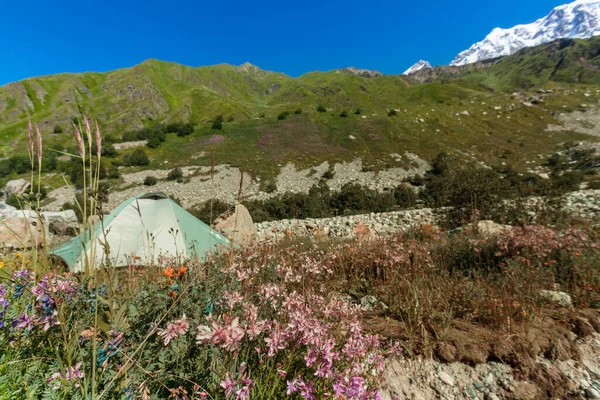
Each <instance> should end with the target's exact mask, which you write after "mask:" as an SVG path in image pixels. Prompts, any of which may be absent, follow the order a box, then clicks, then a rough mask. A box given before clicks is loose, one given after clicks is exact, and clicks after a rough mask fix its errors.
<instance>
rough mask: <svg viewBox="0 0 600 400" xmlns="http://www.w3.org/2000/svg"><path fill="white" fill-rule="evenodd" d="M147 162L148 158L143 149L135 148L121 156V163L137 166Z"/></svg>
mask: <svg viewBox="0 0 600 400" xmlns="http://www.w3.org/2000/svg"><path fill="white" fill-rule="evenodd" d="M149 164H150V159H149V158H148V155H147V154H146V152H145V151H144V150H143V149H135V150H134V151H133V152H131V153H130V154H127V155H125V156H123V165H127V166H132V167H138V166H144V165H149Z"/></svg>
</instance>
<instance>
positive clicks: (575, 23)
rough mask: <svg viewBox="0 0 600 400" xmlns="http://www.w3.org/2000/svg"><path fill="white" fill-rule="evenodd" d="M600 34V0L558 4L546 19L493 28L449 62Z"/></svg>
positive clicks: (458, 63) (457, 63)
mask: <svg viewBox="0 0 600 400" xmlns="http://www.w3.org/2000/svg"><path fill="white" fill-rule="evenodd" d="M598 35H600V0H577V1H575V2H573V3H569V4H565V5H562V6H558V7H556V8H555V9H553V10H552V11H551V12H550V14H548V15H547V16H545V17H544V18H540V19H538V20H537V21H535V22H533V23H531V24H527V25H517V26H515V27H512V28H510V29H501V28H496V29H494V30H493V31H492V32H491V33H490V34H489V35H487V36H486V38H485V39H484V40H483V41H481V42H478V43H475V44H474V45H472V46H471V47H470V48H469V49H468V50H465V51H463V52H462V53H460V54H459V55H458V56H456V58H455V59H454V60H453V61H452V62H451V63H450V65H466V64H471V63H474V62H477V61H481V60H487V59H490V58H496V57H500V56H506V55H509V54H513V53H515V52H516V51H518V50H520V49H522V48H524V47H532V46H538V45H540V44H543V43H548V42H551V41H553V40H556V39H563V38H574V39H587V38H591V37H594V36H598Z"/></svg>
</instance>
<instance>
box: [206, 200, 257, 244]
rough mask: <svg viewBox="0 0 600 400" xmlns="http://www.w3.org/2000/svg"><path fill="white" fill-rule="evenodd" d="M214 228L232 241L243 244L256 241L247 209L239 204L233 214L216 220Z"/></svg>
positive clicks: (255, 234) (255, 233) (254, 228)
mask: <svg viewBox="0 0 600 400" xmlns="http://www.w3.org/2000/svg"><path fill="white" fill-rule="evenodd" d="M215 229H216V230H217V231H219V232H221V233H222V234H223V235H225V236H226V237H227V238H229V239H230V240H232V241H233V242H234V243H237V244H241V245H244V246H247V245H252V244H254V243H256V239H257V236H258V232H257V231H256V227H255V226H254V223H253V222H252V217H251V216H250V213H249V212H248V209H247V208H246V207H244V206H243V205H241V204H238V205H236V206H235V212H234V213H233V214H231V215H230V216H228V217H227V218H225V219H222V220H218V221H216V224H215Z"/></svg>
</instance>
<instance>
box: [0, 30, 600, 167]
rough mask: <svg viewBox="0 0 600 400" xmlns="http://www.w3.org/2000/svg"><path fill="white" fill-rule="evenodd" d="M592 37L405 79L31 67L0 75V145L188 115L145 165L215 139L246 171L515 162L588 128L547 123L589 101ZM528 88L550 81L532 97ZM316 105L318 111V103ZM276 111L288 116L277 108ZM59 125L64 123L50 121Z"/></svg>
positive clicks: (154, 63)
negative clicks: (80, 120)
mask: <svg viewBox="0 0 600 400" xmlns="http://www.w3.org/2000/svg"><path fill="white" fill-rule="evenodd" d="M599 48H600V38H596V39H591V40H588V41H579V40H577V41H560V42H555V43H551V44H547V45H543V46H540V47H537V48H532V49H524V50H522V51H520V52H518V53H517V54H515V55H512V56H509V57H505V58H503V59H500V60H495V61H493V62H490V63H487V64H479V65H473V66H467V67H462V68H459V69H456V68H449V67H447V68H436V69H434V70H430V71H428V72H421V73H419V74H416V75H414V76H411V77H410V78H406V77H403V76H399V75H391V76H374V77H364V76H358V75H355V74H353V73H351V72H350V71H348V70H336V71H329V72H310V73H307V74H305V75H302V76H300V77H298V78H291V77H288V76H286V75H284V74H281V73H276V72H269V71H264V70H261V69H259V68H257V67H255V66H253V65H251V64H248V63H246V64H243V65H241V66H232V65H227V64H222V65H215V66H208V67H199V68H193V67H188V66H184V65H179V64H176V63H170V62H163V61H158V60H147V61H145V62H143V63H141V64H139V65H136V66H134V67H132V68H125V69H120V70H116V71H112V72H108V73H82V74H60V75H52V76H44V77H37V78H31V79H27V80H24V81H20V82H15V83H11V84H9V85H5V86H3V87H0V156H2V155H8V154H13V153H14V152H15V151H16V152H17V153H19V152H25V151H26V145H25V143H26V141H27V134H26V125H27V120H28V118H30V119H31V120H32V121H37V122H38V123H39V124H40V127H41V129H42V132H43V134H44V136H45V140H46V143H47V146H49V147H69V146H71V145H73V143H74V142H73V136H72V134H71V129H70V124H71V119H72V118H74V117H78V116H80V113H81V112H85V113H86V114H87V115H90V116H93V117H94V118H97V119H98V121H99V123H100V124H101V128H102V130H103V132H104V133H105V134H111V135H114V136H121V134H122V133H124V132H126V131H130V130H135V129H139V128H142V127H144V126H148V125H151V124H155V123H157V122H177V121H180V122H192V123H193V124H194V126H195V129H194V133H193V134H191V135H189V136H184V137H178V136H175V135H174V134H169V135H168V138H167V140H166V141H165V142H164V143H162V144H161V145H160V147H158V148H155V149H148V148H147V149H146V151H147V152H148V154H149V156H150V157H151V165H150V167H159V166H162V165H163V164H164V163H165V162H168V163H169V164H168V165H169V166H172V165H187V164H201V165H202V164H204V165H206V164H208V163H210V157H208V156H207V155H206V154H208V153H210V151H211V150H213V149H214V150H215V157H216V162H217V163H230V164H232V165H236V166H240V167H242V168H244V169H245V170H247V171H249V172H251V173H254V174H257V175H273V174H275V173H276V172H277V170H278V168H279V165H282V164H284V163H286V162H288V161H294V162H295V163H296V164H297V165H299V166H302V167H305V166H311V165H315V164H316V163H320V162H322V161H325V160H329V161H347V160H351V159H354V158H356V157H361V158H363V160H364V162H365V165H367V167H368V168H373V169H382V168H386V167H389V166H396V165H402V162H401V161H398V157H396V156H395V155H394V154H403V153H404V152H407V151H408V152H412V153H415V154H417V155H419V156H421V157H423V158H432V157H433V156H434V155H435V154H437V153H438V152H439V151H460V152H461V153H463V154H465V155H467V156H469V157H473V158H476V159H479V160H482V161H484V162H486V163H490V164H499V163H506V164H511V165H515V166H517V167H523V168H525V167H530V166H533V165H534V164H535V163H536V162H538V161H536V160H539V159H540V158H539V155H540V154H547V153H550V152H552V151H554V150H555V149H556V148H557V146H558V145H559V144H560V143H562V142H565V141H568V140H586V139H589V138H590V137H588V136H585V135H582V134H577V133H575V132H557V131H553V132H546V128H547V126H548V124H560V121H559V120H558V115H559V113H561V112H568V111H571V110H576V109H578V107H579V105H580V104H581V103H589V104H595V103H596V102H597V101H598V99H600V93H598V91H597V90H596V89H597V84H598V82H600V74H598V65H599V61H598V60H599V58H598V57H599V53H598V52H599V50H598V49H599ZM427 74H429V75H427ZM419 82H423V83H419ZM539 88H545V89H553V90H552V91H551V93H550V92H548V93H546V91H545V90H544V93H545V94H543V95H539V94H537V93H536V92H537V89H539ZM515 90H519V91H521V92H523V93H521V94H518V95H513V94H511V93H512V92H513V91H515ZM532 101H533V103H535V104H531V102H532ZM319 105H322V106H324V107H325V108H326V110H327V111H326V112H317V106H319ZM390 110H395V111H393V112H392V114H395V115H388V114H389V113H390ZM286 111H287V112H289V115H290V116H289V117H288V118H283V119H278V118H277V116H278V115H279V114H281V113H282V112H286ZM295 111H296V112H297V113H294V112H295ZM217 115H223V116H224V120H225V124H224V128H223V129H222V130H220V131H217V130H214V129H211V121H212V120H213V119H214V118H215V117H216V116H217ZM57 124H58V125H60V126H61V127H62V128H63V130H64V133H57V134H53V133H52V131H53V128H54V126H55V125H57ZM127 152H128V150H125V151H123V153H127Z"/></svg>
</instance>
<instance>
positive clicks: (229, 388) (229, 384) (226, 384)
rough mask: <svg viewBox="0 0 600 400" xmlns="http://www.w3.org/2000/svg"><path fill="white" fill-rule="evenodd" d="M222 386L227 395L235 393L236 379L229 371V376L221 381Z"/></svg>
mask: <svg viewBox="0 0 600 400" xmlns="http://www.w3.org/2000/svg"><path fill="white" fill-rule="evenodd" d="M221 387H222V388H223V389H225V396H227V397H229V396H231V395H232V394H233V393H235V381H234V380H233V378H232V377H231V375H230V374H229V372H228V373H227V378H226V379H225V380H224V381H222V382H221Z"/></svg>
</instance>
